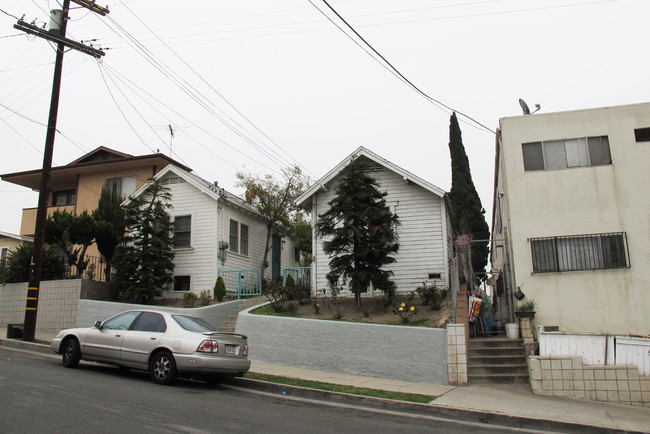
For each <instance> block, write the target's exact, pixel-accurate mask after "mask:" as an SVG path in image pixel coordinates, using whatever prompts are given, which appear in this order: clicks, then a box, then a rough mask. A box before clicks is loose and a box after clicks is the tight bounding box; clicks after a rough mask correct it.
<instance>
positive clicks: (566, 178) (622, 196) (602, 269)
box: [491, 103, 650, 335]
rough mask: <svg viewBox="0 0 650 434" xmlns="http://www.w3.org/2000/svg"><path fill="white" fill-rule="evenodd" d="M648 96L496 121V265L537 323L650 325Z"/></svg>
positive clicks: (504, 289) (614, 328)
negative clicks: (529, 303) (531, 304)
mask: <svg viewBox="0 0 650 434" xmlns="http://www.w3.org/2000/svg"><path fill="white" fill-rule="evenodd" d="M648 162H650V103H644V104H635V105H626V106H618V107H604V108H595V109H588V110H577V111H570V112H560V113H537V114H534V115H530V116H516V117H507V118H502V119H501V120H500V132H499V134H498V137H497V143H496V162H495V189H494V207H493V209H494V212H493V218H492V238H493V240H494V244H493V246H492V258H491V261H492V269H493V271H494V272H495V276H496V279H494V282H495V284H496V294H497V304H498V307H499V310H500V312H501V317H502V319H503V320H504V321H509V320H510V321H511V320H512V317H513V315H512V311H513V307H514V306H516V302H517V301H516V300H514V298H513V297H512V294H513V292H514V291H516V289H517V288H518V287H519V288H520V289H521V291H522V292H523V293H524V294H525V295H526V297H528V298H529V299H530V298H532V299H534V300H535V302H536V316H535V323H536V324H538V325H549V326H551V325H552V326H559V328H560V330H562V331H577V332H609V333H622V334H627V333H638V334H644V335H645V334H647V333H648V332H649V331H650V325H649V324H650V321H649V320H648V313H649V312H650V291H649V289H650V274H649V273H648V264H649V263H650V194H648V187H649V186H650V171H649V170H648Z"/></svg>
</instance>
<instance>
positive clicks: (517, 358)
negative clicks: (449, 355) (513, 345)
mask: <svg viewBox="0 0 650 434" xmlns="http://www.w3.org/2000/svg"><path fill="white" fill-rule="evenodd" d="M467 363H469V364H470V365H474V364H477V365H504V364H506V365H507V364H520V365H526V364H527V363H526V357H525V356H523V355H512V356H501V355H497V356H468V357H467Z"/></svg>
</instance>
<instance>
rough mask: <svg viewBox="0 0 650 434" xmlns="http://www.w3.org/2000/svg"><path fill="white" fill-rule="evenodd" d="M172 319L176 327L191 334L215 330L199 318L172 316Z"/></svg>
mask: <svg viewBox="0 0 650 434" xmlns="http://www.w3.org/2000/svg"><path fill="white" fill-rule="evenodd" d="M172 318H174V321H176V322H177V323H178V325H180V326H181V327H183V328H184V329H185V330H188V331H191V332H213V331H216V330H217V329H216V328H214V327H212V326H211V325H210V324H208V323H207V322H205V321H203V320H202V319H201V318H196V317H193V316H185V315H172Z"/></svg>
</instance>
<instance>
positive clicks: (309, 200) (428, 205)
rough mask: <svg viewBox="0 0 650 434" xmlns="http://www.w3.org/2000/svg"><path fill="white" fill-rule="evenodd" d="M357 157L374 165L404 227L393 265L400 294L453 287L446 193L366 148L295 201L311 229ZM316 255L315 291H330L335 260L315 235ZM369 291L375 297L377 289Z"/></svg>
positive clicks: (314, 254) (399, 233) (391, 267)
mask: <svg viewBox="0 0 650 434" xmlns="http://www.w3.org/2000/svg"><path fill="white" fill-rule="evenodd" d="M353 158H360V159H364V160H368V161H369V162H370V163H371V164H372V165H373V166H374V168H373V172H372V176H373V177H374V178H375V180H376V181H377V183H378V184H379V188H380V190H382V191H386V192H387V193H388V195H387V196H386V202H387V204H388V205H389V206H390V208H391V211H392V212H393V213H395V214H397V216H398V217H399V220H400V223H401V226H399V227H398V235H399V243H400V249H399V252H398V253H397V255H396V256H395V258H396V262H395V263H393V264H391V265H390V269H391V270H392V271H393V273H394V276H393V281H394V282H395V283H396V285H397V291H398V292H410V291H415V289H416V288H417V287H418V286H419V285H421V284H422V283H423V282H425V281H428V282H429V283H434V282H435V283H436V284H437V285H440V286H443V287H445V288H449V284H450V270H451V263H452V256H453V247H452V246H453V240H452V238H453V237H452V230H451V224H450V220H449V209H448V203H447V196H446V192H445V191H444V190H442V189H440V188H438V187H436V186H435V185H433V184H431V183H429V182H427V181H425V180H423V179H422V178H419V177H417V176H415V175H413V174H412V173H410V172H407V171H406V170H404V169H402V168H401V167H399V166H397V165H395V164H393V163H391V162H390V161H388V160H385V159H384V158H382V157H380V156H378V155H377V154H375V153H373V152H371V151H370V150H368V149H366V148H364V147H360V148H358V149H357V150H356V151H354V152H353V153H352V154H351V155H349V156H348V157H347V158H346V159H345V160H343V161H342V162H341V163H340V164H338V165H337V166H336V167H334V168H333V169H332V170H330V171H329V172H328V173H327V174H326V175H325V176H323V177H322V178H321V179H319V180H318V181H316V183H314V184H313V185H312V186H311V187H310V188H309V189H308V190H307V191H306V192H305V193H304V194H302V195H301V196H300V197H299V198H298V199H297V200H296V202H297V204H298V205H299V206H300V207H301V208H303V209H305V210H306V211H309V212H310V213H311V223H312V228H313V227H315V226H316V222H317V220H318V215H319V214H322V213H324V212H325V211H327V209H328V202H330V201H331V200H332V199H333V198H334V197H335V194H336V193H335V190H336V186H337V184H338V182H340V180H341V178H342V175H341V171H342V170H343V169H344V168H345V167H346V166H347V165H348V164H349V163H350V161H352V159H353ZM312 254H313V262H312V290H323V289H326V288H327V287H328V283H327V279H326V275H327V273H328V272H329V262H330V258H329V257H328V256H327V255H326V254H325V253H324V252H323V249H322V240H321V239H320V238H317V237H316V235H315V233H314V235H313V252H312ZM368 291H369V293H370V294H372V292H373V289H372V288H368Z"/></svg>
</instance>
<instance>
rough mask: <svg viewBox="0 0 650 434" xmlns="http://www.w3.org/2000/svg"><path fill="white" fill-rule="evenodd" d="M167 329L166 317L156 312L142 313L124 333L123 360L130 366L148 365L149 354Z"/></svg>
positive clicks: (143, 366)
mask: <svg viewBox="0 0 650 434" xmlns="http://www.w3.org/2000/svg"><path fill="white" fill-rule="evenodd" d="M166 329H167V325H166V324H165V319H164V318H163V317H162V315H160V314H157V313H155V312H142V315H140V316H139V317H138V319H137V320H136V321H135V323H133V326H131V330H129V331H128V332H127V333H126V334H125V335H124V340H123V341H122V351H121V355H120V357H121V362H122V363H124V364H126V365H129V366H140V367H142V368H146V367H147V362H148V360H149V354H150V353H151V351H153V350H154V348H156V347H157V346H158V345H159V344H160V339H161V338H162V335H163V333H165V330H166Z"/></svg>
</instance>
